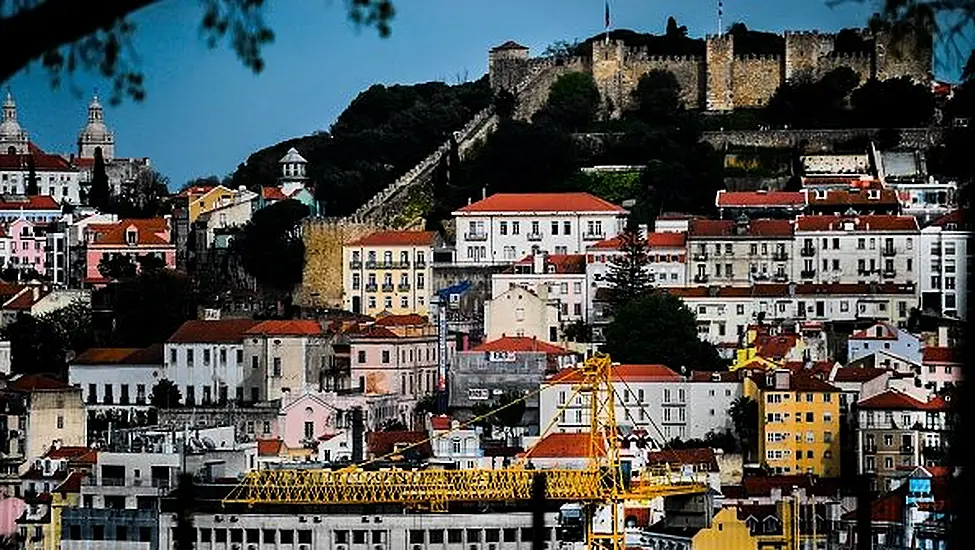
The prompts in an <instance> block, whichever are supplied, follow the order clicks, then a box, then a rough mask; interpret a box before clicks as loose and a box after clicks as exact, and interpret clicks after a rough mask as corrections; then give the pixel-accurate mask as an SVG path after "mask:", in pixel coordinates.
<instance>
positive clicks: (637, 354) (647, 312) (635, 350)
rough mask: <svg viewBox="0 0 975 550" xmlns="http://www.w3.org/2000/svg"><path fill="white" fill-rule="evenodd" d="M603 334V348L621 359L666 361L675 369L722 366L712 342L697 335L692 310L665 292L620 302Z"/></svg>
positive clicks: (714, 368)
mask: <svg viewBox="0 0 975 550" xmlns="http://www.w3.org/2000/svg"><path fill="white" fill-rule="evenodd" d="M603 335H604V336H605V338H606V345H605V350H606V352H607V353H609V354H610V356H611V357H612V358H613V360H615V361H619V362H621V363H635V364H659V365H667V366H669V367H671V368H673V369H675V370H680V369H682V368H686V369H687V370H692V369H693V370H718V369H721V368H722V367H723V364H722V361H721V359H720V357H718V353H717V351H715V349H714V346H712V345H711V344H709V343H707V342H703V341H701V340H700V339H699V338H698V336H697V320H696V318H695V317H694V313H692V312H691V311H690V310H689V309H687V306H685V305H684V303H683V302H682V301H681V300H680V298H677V297H675V296H672V295H670V294H667V293H665V292H655V293H650V294H644V295H643V296H640V297H638V298H635V299H633V300H630V301H629V302H626V303H624V304H622V305H621V306H620V307H619V308H618V309H617V310H616V311H614V312H613V321H612V322H611V323H610V324H609V325H607V326H606V328H605V329H604V330H603Z"/></svg>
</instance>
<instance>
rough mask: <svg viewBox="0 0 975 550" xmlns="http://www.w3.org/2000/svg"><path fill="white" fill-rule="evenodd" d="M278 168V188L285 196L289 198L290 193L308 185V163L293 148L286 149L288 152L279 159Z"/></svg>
mask: <svg viewBox="0 0 975 550" xmlns="http://www.w3.org/2000/svg"><path fill="white" fill-rule="evenodd" d="M278 166H279V167H280V172H279V174H278V186H279V187H280V188H281V192H282V193H284V194H285V195H287V196H289V197H290V196H291V194H292V193H294V192H295V191H297V190H299V189H302V188H304V187H305V186H306V185H307V184H308V174H307V173H306V168H307V166H308V161H307V160H305V157H303V156H301V153H299V152H298V150H297V149H295V148H294V147H292V148H290V149H288V152H287V153H286V154H285V155H284V156H283V157H281V160H279V161H278Z"/></svg>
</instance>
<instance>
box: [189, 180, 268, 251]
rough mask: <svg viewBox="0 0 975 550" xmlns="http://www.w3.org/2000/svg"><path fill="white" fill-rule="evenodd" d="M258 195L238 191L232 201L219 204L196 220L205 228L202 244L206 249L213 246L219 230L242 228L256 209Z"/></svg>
mask: <svg viewBox="0 0 975 550" xmlns="http://www.w3.org/2000/svg"><path fill="white" fill-rule="evenodd" d="M257 199H258V194H257V193H254V192H253V191H248V190H247V189H240V190H238V191H237V193H235V194H234V198H233V200H232V201H229V202H227V203H225V204H220V205H218V206H216V207H214V209H213V210H210V211H207V212H203V213H202V214H200V216H199V217H198V218H197V223H202V224H203V225H204V226H205V237H204V242H205V243H206V246H207V248H212V247H213V246H214V240H215V234H216V233H217V232H218V231H220V230H225V229H231V228H238V227H243V226H244V224H246V223H247V222H248V221H250V219H251V216H252V215H253V214H254V210H255V209H256V208H257Z"/></svg>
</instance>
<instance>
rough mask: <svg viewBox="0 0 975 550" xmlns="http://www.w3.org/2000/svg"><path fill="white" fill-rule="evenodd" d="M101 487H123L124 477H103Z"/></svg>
mask: <svg viewBox="0 0 975 550" xmlns="http://www.w3.org/2000/svg"><path fill="white" fill-rule="evenodd" d="M102 487H125V478H124V477H103V478H102Z"/></svg>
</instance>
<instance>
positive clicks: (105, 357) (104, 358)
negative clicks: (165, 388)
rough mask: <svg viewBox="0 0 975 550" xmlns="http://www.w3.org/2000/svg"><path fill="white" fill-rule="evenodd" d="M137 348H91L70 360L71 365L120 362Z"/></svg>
mask: <svg viewBox="0 0 975 550" xmlns="http://www.w3.org/2000/svg"><path fill="white" fill-rule="evenodd" d="M138 349H139V348H91V349H89V350H87V351H85V352H84V353H82V354H81V355H78V356H77V357H75V358H74V360H73V361H71V364H73V365H113V364H117V363H122V362H123V361H125V359H126V358H127V357H128V356H130V355H132V354H133V353H135V352H136V351H138Z"/></svg>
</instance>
